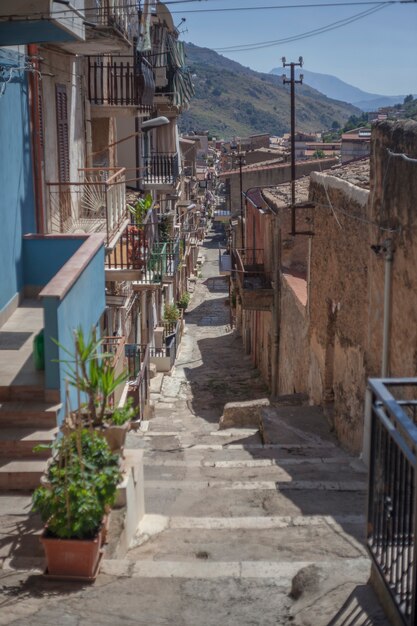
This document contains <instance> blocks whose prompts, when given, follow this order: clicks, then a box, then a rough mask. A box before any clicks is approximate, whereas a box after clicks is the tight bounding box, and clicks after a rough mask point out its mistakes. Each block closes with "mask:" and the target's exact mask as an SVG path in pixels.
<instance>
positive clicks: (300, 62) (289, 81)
mask: <svg viewBox="0 0 417 626" xmlns="http://www.w3.org/2000/svg"><path fill="white" fill-rule="evenodd" d="M282 65H283V67H290V68H291V74H290V78H289V79H288V78H287V77H286V76H284V79H283V82H284V85H288V84H289V85H291V209H292V211H291V235H292V236H293V237H294V236H295V234H296V233H295V226H296V224H295V93H294V91H295V90H294V86H295V85H296V84H300V85H301V84H302V82H303V78H304V77H303V75H302V74H300V78H299V80H295V71H294V68H295V67H302V66H303V57H299V59H298V63H294V62H291V63H287V62H286V59H285V57H282Z"/></svg>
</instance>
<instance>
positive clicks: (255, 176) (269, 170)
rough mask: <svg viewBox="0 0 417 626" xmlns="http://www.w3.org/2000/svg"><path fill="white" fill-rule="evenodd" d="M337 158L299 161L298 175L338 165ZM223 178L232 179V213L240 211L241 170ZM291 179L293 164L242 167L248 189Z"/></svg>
mask: <svg viewBox="0 0 417 626" xmlns="http://www.w3.org/2000/svg"><path fill="white" fill-rule="evenodd" d="M337 163H338V161H337V159H320V160H314V161H303V162H302V163H300V162H298V163H297V167H296V175H297V177H301V176H306V175H307V174H310V172H316V171H319V170H326V169H329V168H330V167H332V166H333V165H336V164H337ZM220 179H221V180H225V179H229V180H230V200H231V210H232V213H239V211H240V174H239V170H233V171H230V172H226V173H225V174H224V175H221V176H220ZM290 180H291V165H290V164H284V165H272V166H262V167H259V168H256V167H254V168H253V169H247V168H243V169H242V189H243V191H246V190H248V189H251V188H252V187H268V186H271V185H280V184H281V183H286V182H288V181H290Z"/></svg>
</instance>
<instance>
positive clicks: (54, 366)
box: [43, 247, 106, 423]
mask: <svg viewBox="0 0 417 626" xmlns="http://www.w3.org/2000/svg"><path fill="white" fill-rule="evenodd" d="M43 304H44V316H45V328H46V329H47V332H48V335H49V333H50V332H51V333H53V334H51V335H49V336H46V337H45V387H46V389H59V390H60V396H61V399H62V401H64V399H65V395H66V383H65V379H66V376H65V370H66V365H65V363H54V362H53V361H54V360H60V361H62V360H68V358H69V357H68V354H67V353H66V352H65V351H64V350H63V349H62V348H59V347H58V346H57V345H56V344H55V343H54V342H53V341H52V340H51V337H54V338H55V339H57V340H58V341H59V343H60V344H61V345H63V346H66V347H70V349H72V346H73V344H74V339H73V332H74V330H75V329H76V328H78V327H79V326H81V328H82V329H83V330H84V333H85V336H87V335H88V334H89V333H90V332H91V329H92V327H93V326H96V325H97V324H98V323H99V320H100V317H101V316H102V314H103V312H104V310H105V307H106V300H105V277H104V247H102V248H100V249H99V251H98V252H97V254H96V255H95V256H94V257H93V259H92V260H91V262H90V263H89V265H88V266H87V267H86V268H85V270H84V271H83V273H82V274H81V275H80V276H79V278H78V280H77V281H76V283H75V284H74V285H73V286H72V287H71V289H70V290H69V291H68V293H67V294H66V296H65V297H64V298H63V300H58V299H57V298H51V297H47V298H43ZM69 391H70V405H71V408H72V409H75V408H76V406H77V394H76V391H75V389H72V388H71V387H70V388H69ZM64 411H65V407H63V408H62V410H61V412H60V414H59V416H58V419H59V422H60V423H61V422H62V419H63V417H64Z"/></svg>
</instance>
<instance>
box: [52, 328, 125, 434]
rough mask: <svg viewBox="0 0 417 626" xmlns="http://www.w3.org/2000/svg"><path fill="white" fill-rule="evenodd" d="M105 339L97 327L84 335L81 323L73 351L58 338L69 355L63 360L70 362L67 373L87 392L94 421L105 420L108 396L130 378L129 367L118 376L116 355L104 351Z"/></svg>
mask: <svg viewBox="0 0 417 626" xmlns="http://www.w3.org/2000/svg"><path fill="white" fill-rule="evenodd" d="M103 341H104V340H103V339H97V333H96V330H95V329H94V328H93V329H92V331H91V334H90V336H88V337H85V336H84V332H83V330H82V328H80V327H79V328H77V330H76V331H75V332H74V352H71V351H70V350H68V349H67V348H66V347H65V346H63V345H61V344H60V343H59V342H57V341H55V343H56V344H57V345H58V346H59V347H60V348H61V349H62V350H63V351H64V352H65V353H66V354H67V355H68V356H69V357H70V359H66V360H65V359H63V360H61V361H60V362H62V363H66V365H67V371H66V375H67V378H68V381H69V383H70V385H72V386H73V387H75V388H76V389H78V391H79V392H80V393H85V394H86V396H87V403H86V407H87V410H88V414H89V417H90V419H91V421H92V423H93V424H94V425H98V424H101V423H103V420H104V417H105V413H106V409H107V408H108V402H109V398H110V397H111V395H112V394H113V393H114V391H115V390H116V389H117V387H118V386H119V385H120V384H122V383H123V382H125V380H126V378H127V372H126V371H124V372H122V373H121V374H119V375H118V376H116V373H115V368H114V366H113V362H112V361H113V355H112V354H111V353H106V352H103V351H102V345H103ZM78 408H81V406H80V407H78Z"/></svg>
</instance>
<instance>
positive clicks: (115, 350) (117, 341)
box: [102, 337, 126, 407]
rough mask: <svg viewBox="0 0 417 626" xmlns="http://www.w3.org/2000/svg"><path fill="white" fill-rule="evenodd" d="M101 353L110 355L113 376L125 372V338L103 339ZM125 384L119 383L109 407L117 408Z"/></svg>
mask: <svg viewBox="0 0 417 626" xmlns="http://www.w3.org/2000/svg"><path fill="white" fill-rule="evenodd" d="M102 348H103V352H105V353H107V354H110V355H111V356H110V357H109V358H110V360H111V365H112V366H113V369H114V376H115V378H117V377H118V376H120V375H121V374H123V372H124V371H125V370H126V362H125V361H126V358H125V338H124V337H103V344H102ZM124 388H125V383H124V382H123V383H120V385H118V386H117V387H116V389H115V390H114V392H113V393H112V394H111V396H110V398H109V405H110V406H112V407H117V406H119V403H120V400H121V398H122V395H123V390H124Z"/></svg>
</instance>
